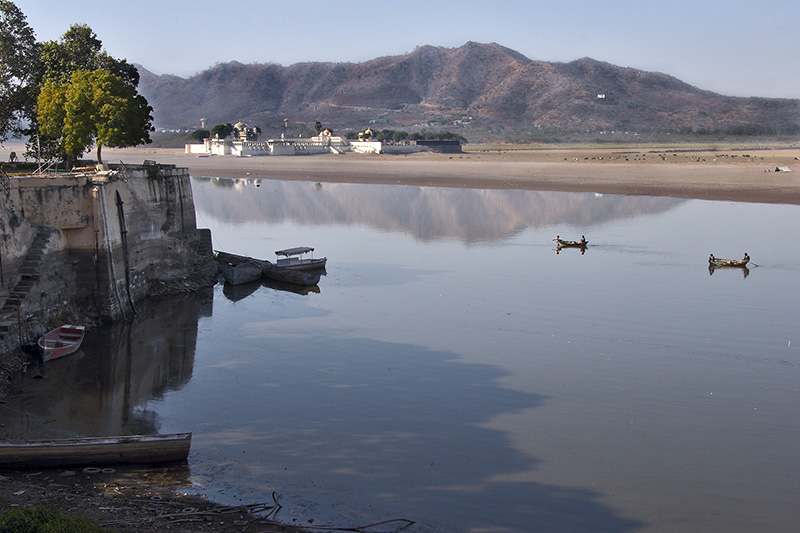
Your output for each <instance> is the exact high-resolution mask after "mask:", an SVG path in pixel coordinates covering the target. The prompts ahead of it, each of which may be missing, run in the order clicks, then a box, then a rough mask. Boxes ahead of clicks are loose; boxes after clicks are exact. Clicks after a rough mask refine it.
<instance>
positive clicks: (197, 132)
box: [189, 129, 211, 141]
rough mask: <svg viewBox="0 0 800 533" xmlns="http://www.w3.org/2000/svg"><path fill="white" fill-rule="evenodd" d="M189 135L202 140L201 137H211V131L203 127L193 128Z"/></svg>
mask: <svg viewBox="0 0 800 533" xmlns="http://www.w3.org/2000/svg"><path fill="white" fill-rule="evenodd" d="M189 137H191V138H192V139H194V140H196V141H202V140H203V139H208V138H209V137H211V132H210V131H208V130H203V129H199V130H194V131H193V132H192V133H190V134H189Z"/></svg>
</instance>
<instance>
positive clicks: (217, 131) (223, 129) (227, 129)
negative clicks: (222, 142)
mask: <svg viewBox="0 0 800 533" xmlns="http://www.w3.org/2000/svg"><path fill="white" fill-rule="evenodd" d="M231 134H233V124H231V123H230V122H228V123H227V124H217V125H216V126H214V127H213V128H211V135H213V136H214V137H217V136H219V138H220V139H224V138H225V137H228V136H230V135H231Z"/></svg>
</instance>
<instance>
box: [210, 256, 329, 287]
mask: <svg viewBox="0 0 800 533" xmlns="http://www.w3.org/2000/svg"><path fill="white" fill-rule="evenodd" d="M217 261H219V262H221V263H223V264H226V265H232V266H236V265H240V264H242V263H248V262H249V263H255V264H256V265H258V266H259V267H261V274H262V275H263V276H264V277H267V278H269V279H273V280H275V281H282V282H284V283H292V284H294V285H303V286H311V285H316V284H317V283H319V278H320V276H321V274H322V273H321V272H320V271H319V270H318V271H316V272H313V271H306V270H292V269H290V268H283V267H280V266H278V265H275V264H273V263H270V262H269V261H266V260H264V259H254V258H252V257H247V256H245V255H237V254H231V253H228V252H219V251H218V252H217Z"/></svg>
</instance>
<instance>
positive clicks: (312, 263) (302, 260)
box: [275, 246, 328, 270]
mask: <svg viewBox="0 0 800 533" xmlns="http://www.w3.org/2000/svg"><path fill="white" fill-rule="evenodd" d="M313 252H314V249H313V248H311V247H309V246H300V247H297V248H287V249H286V250H276V251H275V255H277V256H278V260H277V261H275V264H276V265H278V266H279V267H284V268H290V269H292V270H317V269H320V268H325V263H326V262H327V261H328V259H327V258H325V257H320V258H317V259H314V257H313V256H312V257H304V256H305V255H306V254H312V253H313Z"/></svg>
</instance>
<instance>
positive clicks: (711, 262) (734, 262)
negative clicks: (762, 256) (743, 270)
mask: <svg viewBox="0 0 800 533" xmlns="http://www.w3.org/2000/svg"><path fill="white" fill-rule="evenodd" d="M749 262H750V256H749V255H747V254H746V253H745V254H744V258H743V259H721V258H718V257H714V254H711V255H710V256H709V257H708V266H709V267H714V268H718V267H746V266H747V263H749Z"/></svg>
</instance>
